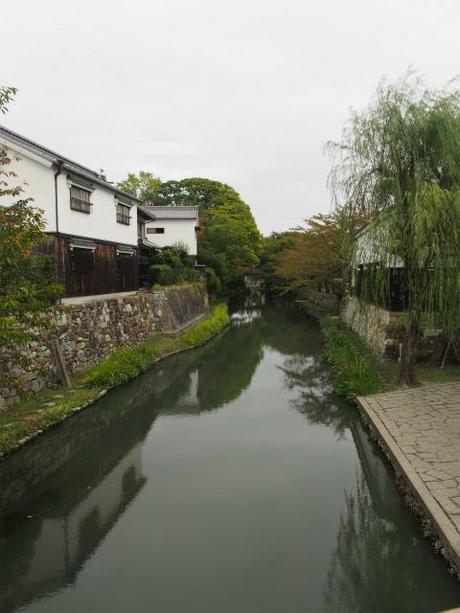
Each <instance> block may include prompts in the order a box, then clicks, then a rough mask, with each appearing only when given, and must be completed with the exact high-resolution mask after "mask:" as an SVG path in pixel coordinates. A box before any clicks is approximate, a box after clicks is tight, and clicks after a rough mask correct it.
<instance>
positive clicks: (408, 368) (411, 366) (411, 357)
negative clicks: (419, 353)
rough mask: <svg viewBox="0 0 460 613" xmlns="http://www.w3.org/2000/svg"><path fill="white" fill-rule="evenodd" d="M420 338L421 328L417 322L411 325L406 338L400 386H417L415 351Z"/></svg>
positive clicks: (400, 369) (402, 356) (400, 370)
mask: <svg viewBox="0 0 460 613" xmlns="http://www.w3.org/2000/svg"><path fill="white" fill-rule="evenodd" d="M418 337H419V327H418V325H417V323H416V322H415V321H412V322H411V323H410V324H409V329H408V330H407V332H406V335H405V337H404V341H403V345H402V351H401V362H400V366H399V385H401V386H408V385H409V386H414V385H417V384H418V382H417V378H416V376H415V350H416V348H417V342H418Z"/></svg>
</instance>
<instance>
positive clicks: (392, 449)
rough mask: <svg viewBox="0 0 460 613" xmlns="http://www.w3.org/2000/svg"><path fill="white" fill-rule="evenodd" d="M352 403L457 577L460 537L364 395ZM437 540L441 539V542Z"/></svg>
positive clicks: (407, 498) (459, 565)
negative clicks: (355, 405) (354, 403)
mask: <svg viewBox="0 0 460 613" xmlns="http://www.w3.org/2000/svg"><path fill="white" fill-rule="evenodd" d="M355 402H356V404H357V406H358V409H359V412H360V415H361V419H362V421H363V422H364V423H365V425H366V426H368V428H369V429H370V430H371V432H372V433H373V434H374V435H375V437H376V439H377V442H378V443H379V445H380V447H381V448H382V449H383V451H384V453H385V455H386V456H387V458H388V459H389V461H390V463H391V465H392V466H393V469H394V471H395V473H396V481H397V483H398V486H399V488H400V489H401V490H403V492H404V494H405V498H406V502H408V504H409V506H410V507H411V509H412V510H413V511H414V512H415V514H416V515H417V516H418V517H419V519H420V520H421V522H422V524H423V525H424V534H425V535H426V536H430V537H431V538H432V540H434V545H435V549H436V550H438V551H440V553H441V554H442V555H443V556H444V558H446V560H447V561H448V562H449V564H450V565H451V571H452V572H453V574H456V575H457V578H459V579H460V537H459V535H458V532H457V530H456V529H455V528H454V526H453V525H452V523H451V521H450V520H449V518H448V517H447V515H446V514H445V513H444V511H443V509H442V508H441V506H440V505H439V504H438V503H437V502H436V500H435V499H434V498H433V496H432V495H431V493H430V491H429V490H428V488H427V487H426V485H425V484H424V483H423V482H422V480H421V479H420V477H419V476H418V475H417V473H416V471H415V470H414V468H413V467H412V465H411V464H410V462H409V461H408V460H407V458H406V457H405V456H404V454H403V452H402V451H401V449H400V448H399V447H398V445H397V444H396V442H395V441H394V440H393V438H392V436H391V434H390V432H389V431H388V430H387V428H386V427H385V425H384V423H383V422H382V420H381V419H380V417H379V416H378V415H377V413H376V412H375V411H374V409H373V408H372V407H371V405H370V404H369V402H368V401H367V400H366V398H365V397H363V396H357V397H356V399H355ZM414 502H415V504H414ZM437 541H440V543H439V542H437Z"/></svg>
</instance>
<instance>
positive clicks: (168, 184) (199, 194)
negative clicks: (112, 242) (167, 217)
mask: <svg viewBox="0 0 460 613" xmlns="http://www.w3.org/2000/svg"><path fill="white" fill-rule="evenodd" d="M241 202H242V201H241V198H240V196H239V194H238V192H236V191H235V190H234V189H233V187H230V186H229V185H226V184H225V183H220V182H219V181H212V180H211V179H203V178H200V177H192V178H190V179H182V180H180V181H165V182H164V183H161V185H160V186H159V187H158V189H157V190H156V193H155V197H154V200H153V201H152V204H155V205H158V206H197V207H199V209H200V212H203V211H205V210H207V209H208V208H210V207H219V206H222V205H224V204H240V203H241Z"/></svg>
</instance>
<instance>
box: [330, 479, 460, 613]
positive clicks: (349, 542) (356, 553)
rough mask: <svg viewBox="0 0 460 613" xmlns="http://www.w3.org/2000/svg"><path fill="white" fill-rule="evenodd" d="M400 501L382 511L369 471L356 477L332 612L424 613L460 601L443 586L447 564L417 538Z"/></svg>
mask: <svg viewBox="0 0 460 613" xmlns="http://www.w3.org/2000/svg"><path fill="white" fill-rule="evenodd" d="M372 480H373V479H372ZM390 500H391V497H390ZM399 504H400V503H399ZM399 504H397V503H396V504H394V505H391V503H390V505H386V508H385V509H384V514H383V515H382V514H381V512H380V509H379V508H378V506H376V504H375V500H374V497H373V495H372V489H371V488H370V487H369V475H366V474H365V473H362V474H361V475H360V477H357V482H356V487H355V489H354V491H346V492H345V506H344V510H343V512H342V514H341V517H340V526H339V530H338V534H337V546H336V549H335V551H334V552H333V555H332V557H331V563H330V568H329V571H328V576H327V590H326V592H325V607H326V610H327V611H330V612H333V613H369V612H370V611H388V612H389V613H390V612H391V613H395V612H404V613H410V612H414V613H419V612H420V611H425V612H427V611H432V612H435V611H438V612H439V611H442V610H448V609H451V608H454V607H455V606H456V605H458V602H459V597H458V592H456V591H455V589H454V587H453V586H452V589H449V590H445V591H444V590H439V586H440V584H441V580H443V581H444V580H446V579H447V577H446V574H447V572H446V570H445V568H442V566H443V562H442V561H441V560H439V559H437V558H436V557H435V556H434V555H433V554H432V552H431V551H430V545H429V544H428V543H427V542H426V541H424V540H423V539H421V538H420V537H418V538H414V525H413V518H411V517H408V516H407V512H406V513H401V509H400V508H399ZM401 522H402V524H403V525H402V526H401ZM401 528H404V529H401ZM421 578H423V580H421Z"/></svg>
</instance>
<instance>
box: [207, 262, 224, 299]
mask: <svg viewBox="0 0 460 613" xmlns="http://www.w3.org/2000/svg"><path fill="white" fill-rule="evenodd" d="M204 272H205V275H206V287H207V289H208V292H209V293H210V294H212V295H213V296H218V295H219V294H220V292H221V289H222V283H221V282H220V279H219V277H218V276H217V275H216V273H215V270H214V268H211V267H210V266H207V267H206V268H205V269H204Z"/></svg>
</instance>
